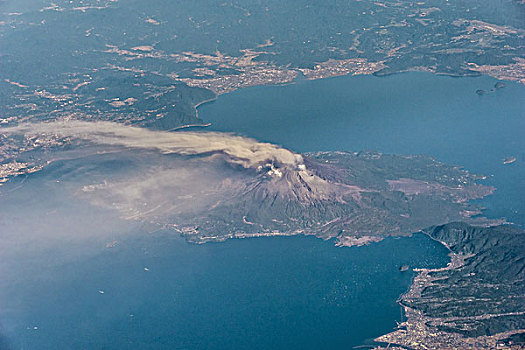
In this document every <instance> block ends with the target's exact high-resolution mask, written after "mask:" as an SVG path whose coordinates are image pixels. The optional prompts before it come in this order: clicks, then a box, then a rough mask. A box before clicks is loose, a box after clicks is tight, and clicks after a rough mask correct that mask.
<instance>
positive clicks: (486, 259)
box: [376, 222, 525, 349]
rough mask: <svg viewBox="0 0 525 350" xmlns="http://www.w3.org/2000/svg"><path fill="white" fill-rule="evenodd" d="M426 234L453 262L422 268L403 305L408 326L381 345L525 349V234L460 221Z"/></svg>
mask: <svg viewBox="0 0 525 350" xmlns="http://www.w3.org/2000/svg"><path fill="white" fill-rule="evenodd" d="M423 232H424V233H425V234H426V235H428V236H429V237H430V238H432V239H434V240H437V241H439V242H441V243H442V244H443V245H445V246H446V247H447V248H448V249H449V250H450V256H451V262H450V263H449V265H448V266H447V267H445V268H441V269H416V272H417V276H416V278H415V279H414V282H413V284H412V286H411V288H410V290H409V291H408V292H407V293H405V294H404V295H403V296H401V298H400V300H399V302H400V304H401V305H402V306H403V308H404V310H405V316H406V321H405V322H403V323H401V324H400V325H399V327H398V329H397V330H396V331H394V332H392V333H389V334H387V335H383V336H381V337H378V338H377V339H376V341H378V342H382V343H388V344H389V346H388V348H389V349H500V348H501V349H503V348H510V349H523V347H524V346H525V257H524V255H523V252H524V251H525V231H524V230H522V229H519V228H516V227H513V226H510V225H500V226H495V227H475V226H471V225H468V224H466V223H460V222H454V223H450V224H446V225H440V226H435V227H431V228H428V229H425V230H423ZM378 349H384V348H383V347H380V348H378Z"/></svg>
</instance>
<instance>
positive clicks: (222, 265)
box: [0, 73, 525, 349]
mask: <svg viewBox="0 0 525 350" xmlns="http://www.w3.org/2000/svg"><path fill="white" fill-rule="evenodd" d="M495 83H496V80H495V79H492V78H487V77H481V78H461V79H459V78H451V77H443V76H435V75H431V74H428V73H407V74H398V75H393V76H388V77H381V78H378V77H374V76H358V77H341V78H333V79H325V80H319V81H305V80H301V81H298V82H297V83H296V84H291V85H287V86H264V87H255V88H248V89H243V90H239V91H235V92H233V93H231V94H228V95H224V96H221V97H219V99H218V100H217V101H215V102H213V103H209V104H206V105H203V106H202V107H200V108H199V114H200V117H201V118H203V119H204V120H206V121H211V122H212V126H211V128H210V129H212V130H220V131H229V132H235V133H238V134H243V135H247V136H251V137H254V138H256V139H258V140H263V141H271V142H275V143H278V144H281V145H283V146H285V147H287V148H290V149H292V150H294V151H297V152H304V151H317V150H352V151H359V150H378V151H382V152H386V153H399V154H414V153H417V154H428V155H431V156H433V157H435V158H437V159H438V160H441V161H444V162H447V163H453V164H458V165H464V166H465V167H466V168H468V169H470V170H472V171H474V172H479V173H483V174H486V175H487V176H488V177H489V178H488V180H487V183H489V184H493V185H495V186H496V187H497V188H498V189H497V192H496V194H495V195H494V196H492V197H490V198H489V199H487V200H484V201H483V204H484V205H485V206H486V207H487V208H488V209H487V210H486V212H485V214H486V215H489V216H492V217H500V216H505V217H507V218H509V220H512V221H515V222H519V223H522V224H523V223H524V222H525V220H524V210H525V203H524V201H523V200H522V198H525V182H524V181H523V179H525V176H524V175H525V170H524V169H525V168H524V166H523V163H524V162H525V154H524V150H525V137H523V135H524V134H525V132H524V131H525V124H524V123H525V115H524V110H523V101H524V98H525V88H524V87H523V86H522V85H519V84H516V83H506V87H505V88H503V89H497V90H494V91H491V89H493V86H494V84H495ZM478 89H484V90H486V91H487V93H486V94H484V95H481V96H480V95H478V94H476V90H478ZM513 156H514V157H516V158H517V160H516V162H514V163H513V164H508V165H504V164H503V159H504V158H507V157H513ZM51 175H52V174H51V173H47V172H46V171H45V170H44V171H42V172H39V173H35V174H33V175H31V176H29V177H28V178H26V179H24V180H20V181H18V182H16V181H15V182H13V183H11V184H7V185H6V187H5V189H6V190H5V191H4V192H3V193H2V195H3V196H4V203H9V204H4V206H3V207H2V211H3V212H2V213H0V220H2V219H4V221H2V223H3V225H4V226H3V228H2V230H3V231H4V232H3V235H4V236H3V237H4V239H6V240H9V239H10V237H13V239H12V240H13V241H16V236H17V235H18V234H22V233H24V232H25V231H27V230H28V229H29V228H31V230H34V232H31V234H32V235H33V236H34V239H33V240H31V241H28V242H26V243H25V244H24V246H19V247H16V249H10V250H7V249H2V247H0V254H1V255H2V257H3V258H2V259H1V261H0V276H1V277H2V282H1V284H0V348H2V349H4V348H7V349H9V348H13V349H351V348H352V347H353V346H359V345H363V344H370V343H371V339H373V338H374V337H377V336H379V335H381V334H383V333H386V332H389V331H391V330H392V329H393V327H395V325H396V321H402V319H403V315H402V310H401V308H400V306H399V305H398V304H397V303H396V300H397V298H398V297H399V296H400V294H402V293H403V292H405V291H406V290H407V288H408V287H409V285H410V283H411V279H412V278H413V277H414V273H413V272H412V271H411V270H409V271H407V272H401V271H400V270H399V268H400V267H401V266H402V265H408V266H409V267H411V268H414V267H438V266H444V265H445V264H446V262H447V261H448V258H447V255H446V254H447V251H446V249H445V248H444V247H442V246H441V245H439V244H438V243H436V242H434V241H432V240H430V239H428V238H427V237H425V236H423V235H414V236H413V237H411V238H397V239H395V238H389V239H385V240H384V241H382V242H379V243H375V244H372V245H370V246H365V247H352V248H337V247H335V246H334V245H333V242H332V241H322V240H320V239H316V238H313V237H274V238H256V239H244V240H230V241H227V242H224V243H208V244H204V245H194V244H188V243H186V242H185V241H184V240H183V239H181V238H180V237H178V236H177V235H176V234H174V233H172V232H168V231H154V230H153V231H152V230H151V229H150V228H149V227H147V226H141V225H140V224H136V223H121V222H118V219H117V218H115V217H112V214H111V213H107V212H104V211H103V210H102V209H96V208H93V209H88V207H87V206H88V204H87V203H83V202H81V201H80V200H77V199H75V198H73V197H72V198H64V197H57V196H55V195H54V193H55V192H53V191H55V190H54V189H55V188H56V189H57V191H58V188H59V187H60V184H59V183H56V180H55V179H54V178H52V177H51ZM19 189H21V190H19ZM17 191H23V192H17ZM44 195H45V196H47V197H46V198H49V199H48V200H46V201H42V200H41V198H42V196H44ZM29 207H30V208H32V209H31V210H25V211H24V208H29ZM78 212H86V213H89V214H86V216H85V217H83V218H82V219H75V221H74V222H69V223H68V225H67V226H64V227H60V230H61V232H60V235H58V233H57V234H56V235H55V236H53V235H52V234H50V232H51V233H52V232H53V230H56V227H55V226H54V224H55V222H56V221H55V219H57V218H59V219H61V220H62V221H64V220H63V219H64V218H67V217H70V216H71V217H74V215H75V213H78ZM6 219H7V220H6ZM57 220H58V219H57ZM35 223H37V225H35ZM108 223H114V224H108ZM73 236H75V237H78V236H80V237H83V239H82V240H80V241H79V240H77V239H69V238H68V237H73ZM39 237H56V238H55V240H54V241H51V242H47V241H46V242H43V241H42V239H40V238H39ZM108 237H111V238H110V239H109V241H111V240H112V239H115V241H116V242H117V243H115V244H114V246H112V245H111V244H110V245H109V246H108V247H106V244H108ZM44 243H45V244H44ZM43 245H44V246H45V249H43V248H42V246H43ZM19 252H24V253H23V254H20V253H19Z"/></svg>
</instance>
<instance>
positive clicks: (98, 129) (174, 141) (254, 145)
mask: <svg viewBox="0 0 525 350" xmlns="http://www.w3.org/2000/svg"><path fill="white" fill-rule="evenodd" d="M2 132H4V133H14V134H25V135H26V136H31V135H33V136H38V135H43V134H46V135H49V134H52V135H56V136H57V137H60V138H74V139H80V140H85V141H89V142H93V143H96V144H101V145H111V146H123V147H127V148H138V149H152V150H158V151H160V152H162V153H165V154H169V153H176V154H181V155H199V154H210V153H223V154H225V155H226V156H227V157H228V160H229V161H230V162H232V163H236V164H240V165H242V166H243V167H245V168H257V167H259V166H261V165H267V164H271V165H277V166H278V167H291V168H294V169H304V164H303V158H302V157H301V156H300V155H299V154H296V153H293V152H291V151H289V150H287V149H284V148H282V147H279V146H276V145H273V144H270V143H262V142H257V141H255V140H253V139H250V138H246V137H240V136H233V135H230V134H225V133H218V132H202V133H201V132H166V131H153V130H148V129H144V128H139V127H133V126H126V125H123V124H118V123H112V122H105V121H97V122H86V121H79V120H70V121H54V122H49V123H25V124H21V125H19V126H15V127H10V128H2Z"/></svg>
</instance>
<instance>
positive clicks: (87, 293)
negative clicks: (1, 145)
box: [0, 233, 448, 350]
mask: <svg viewBox="0 0 525 350" xmlns="http://www.w3.org/2000/svg"><path fill="white" fill-rule="evenodd" d="M332 243H333V242H324V241H322V240H320V239H317V238H314V237H288V238H286V237H273V238H260V239H245V240H231V241H227V242H225V243H211V244H205V245H194V244H188V243H186V242H185V241H184V240H182V239H181V238H179V237H178V236H174V235H173V234H169V233H157V234H155V235H153V236H151V235H135V236H134V237H133V238H130V237H128V238H126V239H124V240H122V241H121V243H120V244H119V245H117V246H116V247H114V248H106V249H100V250H101V251H100V252H99V253H98V254H94V255H92V256H90V257H89V258H88V257H83V258H81V259H78V260H70V259H68V261H67V262H63V263H59V262H56V261H55V263H49V261H46V262H47V263H46V264H39V265H40V266H37V264H33V265H31V266H32V267H31V268H30V269H28V268H26V271H28V270H29V271H31V272H32V274H31V275H26V276H23V277H22V276H20V274H19V273H18V274H17V275H11V274H9V273H4V274H3V275H4V276H3V283H14V285H11V286H9V287H6V286H4V287H2V288H0V289H1V295H0V296H1V300H2V305H0V307H1V308H2V310H3V312H2V317H1V322H2V333H3V335H4V337H5V338H6V339H4V341H5V344H4V345H6V344H7V343H8V342H9V343H10V346H11V347H12V348H14V349H312V350H314V349H349V348H350V349H351V348H352V346H356V345H362V344H364V343H370V342H371V339H372V338H374V337H376V336H378V335H380V334H381V333H383V332H388V331H390V330H391V329H392V328H393V327H395V321H396V320H397V321H401V320H402V314H401V308H400V306H399V305H398V304H397V303H396V299H397V298H398V297H399V295H400V294H401V293H403V292H404V291H405V290H406V289H407V287H408V286H409V284H410V281H411V278H412V277H413V276H414V273H413V272H411V271H407V272H401V271H400V270H399V268H400V266H401V265H403V264H406V265H409V266H411V267H416V266H417V267H422V266H434V267H437V266H442V265H444V264H446V262H447V261H448V258H447V256H446V253H447V251H446V249H445V248H444V247H442V246H441V245H439V244H438V243H437V242H434V241H431V240H430V239H428V238H427V237H426V236H423V235H421V234H420V235H416V236H414V237H413V238H398V239H393V238H389V239H386V240H384V241H382V242H380V243H377V244H373V245H371V246H366V247H360V248H354V247H352V248H337V247H334V246H333V244H332ZM77 249H78V248H77ZM49 260H53V259H52V258H50V257H49ZM102 292H103V294H102ZM35 327H36V328H35ZM0 344H1V343H0ZM2 349H3V348H2Z"/></svg>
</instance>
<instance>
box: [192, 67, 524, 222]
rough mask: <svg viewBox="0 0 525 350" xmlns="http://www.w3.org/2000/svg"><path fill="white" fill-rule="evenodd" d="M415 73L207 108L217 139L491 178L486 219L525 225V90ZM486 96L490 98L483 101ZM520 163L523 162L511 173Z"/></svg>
mask: <svg viewBox="0 0 525 350" xmlns="http://www.w3.org/2000/svg"><path fill="white" fill-rule="evenodd" d="M497 82H498V80H496V79H493V78H490V77H464V78H455V77H450V76H437V75H434V74H431V73H426V72H410V73H403V74H395V75H390V76H385V77H376V76H373V75H362V76H344V77H337V78H330V79H322V80H314V81H308V80H304V79H303V80H299V81H297V82H296V83H295V84H291V85H284V86H258V87H252V88H247V89H241V90H237V91H234V92H232V93H230V94H227V95H224V96H220V97H219V98H218V99H217V100H216V101H214V102H211V103H208V104H204V105H202V106H201V107H199V117H200V118H202V119H203V120H205V121H207V122H211V123H212V125H211V127H210V128H207V129H208V130H210V129H211V130H217V131H228V132H234V133H238V134H241V135H245V136H250V137H253V138H255V139H257V140H262V141H268V142H273V143H277V144H280V145H283V146H284V147H286V148H289V149H291V150H294V151H296V152H311V151H336V150H341V151H363V150H373V151H380V152H384V153H393V154H427V155H430V156H432V157H434V158H436V159H437V160H439V161H442V162H445V163H449V164H455V165H461V166H464V167H465V168H466V169H468V170H470V171H472V172H475V173H479V174H483V175H487V176H488V181H485V182H484V183H485V184H490V185H494V186H495V187H496V188H497V190H496V193H495V194H494V195H493V196H491V197H489V198H487V199H486V200H483V201H482V203H483V205H484V206H486V207H487V211H486V213H485V214H486V215H488V216H491V217H506V218H508V220H509V221H511V222H515V223H517V224H521V225H524V224H525V200H523V198H525V107H524V106H525V86H524V85H523V84H519V83H516V82H507V81H505V82H504V84H505V87H504V88H500V89H496V88H495V87H494V85H495V84H496V83H497ZM477 90H483V91H485V93H484V94H482V95H479V94H478V93H476V91H477ZM509 157H515V158H516V162H514V163H512V164H507V165H505V164H503V161H504V159H506V158H509Z"/></svg>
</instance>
